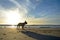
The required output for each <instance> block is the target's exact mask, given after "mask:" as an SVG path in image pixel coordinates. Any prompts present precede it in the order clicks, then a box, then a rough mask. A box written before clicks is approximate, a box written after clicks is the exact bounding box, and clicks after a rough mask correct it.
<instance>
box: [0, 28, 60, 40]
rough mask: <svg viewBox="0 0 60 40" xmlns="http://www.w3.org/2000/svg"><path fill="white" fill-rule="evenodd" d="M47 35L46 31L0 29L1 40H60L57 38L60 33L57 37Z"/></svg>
mask: <svg viewBox="0 0 60 40" xmlns="http://www.w3.org/2000/svg"><path fill="white" fill-rule="evenodd" d="M45 34H47V33H46V31H42V30H41V29H39V30H38V29H26V30H17V29H15V28H0V40H60V37H59V36H56V35H58V34H59V32H58V33H57V34H56V35H55V36H54V35H45ZM59 35H60V34H59Z"/></svg>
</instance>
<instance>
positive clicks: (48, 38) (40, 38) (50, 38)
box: [21, 31, 60, 40]
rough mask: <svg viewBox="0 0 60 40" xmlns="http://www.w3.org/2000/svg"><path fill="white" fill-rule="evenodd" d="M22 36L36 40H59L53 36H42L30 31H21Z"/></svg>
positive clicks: (59, 39) (59, 38)
mask: <svg viewBox="0 0 60 40" xmlns="http://www.w3.org/2000/svg"><path fill="white" fill-rule="evenodd" d="M21 32H22V33H23V34H25V35H27V36H29V37H32V38H34V39H37V40H60V37H55V36H50V35H42V34H37V33H35V32H31V31H21Z"/></svg>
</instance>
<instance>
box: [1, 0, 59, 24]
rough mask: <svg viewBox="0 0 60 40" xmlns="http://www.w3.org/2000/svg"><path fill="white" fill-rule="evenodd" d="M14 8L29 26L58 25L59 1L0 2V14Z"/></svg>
mask: <svg viewBox="0 0 60 40" xmlns="http://www.w3.org/2000/svg"><path fill="white" fill-rule="evenodd" d="M16 8H18V10H19V12H21V11H23V13H19V14H23V18H25V20H27V21H28V22H29V23H30V24H60V0H0V10H2V11H0V14H2V13H1V12H4V11H5V10H13V9H16ZM2 15H4V13H3V14H2ZM1 18H3V19H4V18H5V16H0V19H1ZM3 19H1V20H3ZM32 19H33V20H32ZM1 20H0V21H1Z"/></svg>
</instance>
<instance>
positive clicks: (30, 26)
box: [0, 25, 60, 28]
mask: <svg viewBox="0 0 60 40" xmlns="http://www.w3.org/2000/svg"><path fill="white" fill-rule="evenodd" d="M24 27H25V28H60V25H25V26H24ZM0 28H17V26H16V25H0Z"/></svg>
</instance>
